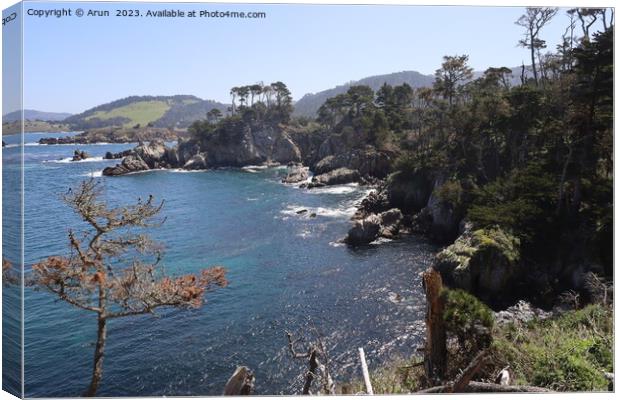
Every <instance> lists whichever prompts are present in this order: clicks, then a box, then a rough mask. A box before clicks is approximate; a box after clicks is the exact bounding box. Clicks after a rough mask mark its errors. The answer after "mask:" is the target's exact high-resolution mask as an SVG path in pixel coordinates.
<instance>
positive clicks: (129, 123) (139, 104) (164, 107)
mask: <svg viewBox="0 0 620 400" xmlns="http://www.w3.org/2000/svg"><path fill="white" fill-rule="evenodd" d="M214 108H217V109H219V110H220V111H222V112H225V111H226V109H227V108H228V105H227V104H223V103H219V102H216V101H213V100H203V99H201V98H199V97H196V96H192V95H176V96H129V97H125V98H123V99H119V100H115V101H112V102H110V103H106V104H101V105H99V106H97V107H93V108H91V109H88V110H86V111H84V112H82V113H80V114H76V115H72V116H70V117H69V118H67V119H65V120H64V122H65V123H67V124H69V125H70V126H71V127H72V128H73V129H75V130H86V129H95V128H103V127H110V126H122V127H125V128H130V127H134V126H138V125H140V126H147V125H148V126H152V127H156V128H180V129H184V128H187V127H188V126H189V125H191V123H192V122H194V121H196V120H198V119H204V118H205V117H206V114H207V112H209V111H210V110H212V109H214Z"/></svg>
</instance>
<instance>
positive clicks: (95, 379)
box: [84, 314, 106, 397]
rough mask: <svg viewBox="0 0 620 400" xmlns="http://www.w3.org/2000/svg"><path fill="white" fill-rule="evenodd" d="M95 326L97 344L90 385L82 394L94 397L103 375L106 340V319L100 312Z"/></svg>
mask: <svg viewBox="0 0 620 400" xmlns="http://www.w3.org/2000/svg"><path fill="white" fill-rule="evenodd" d="M97 322H98V327H97V344H96V346H95V359H94V362H93V376H92V379H91V381H90V386H89V387H88V390H87V391H86V393H84V396H86V397H94V396H95V394H96V393H97V388H98V387H99V383H100V382H101V377H102V375H103V353H104V349H105V340H106V319H105V318H104V317H103V316H102V315H101V314H100V315H99V318H98V321H97Z"/></svg>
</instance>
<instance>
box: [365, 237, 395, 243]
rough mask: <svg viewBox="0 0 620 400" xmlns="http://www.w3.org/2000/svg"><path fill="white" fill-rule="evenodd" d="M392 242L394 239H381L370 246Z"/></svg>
mask: <svg viewBox="0 0 620 400" xmlns="http://www.w3.org/2000/svg"><path fill="white" fill-rule="evenodd" d="M391 241H392V239H388V238H384V237H380V238H378V239H377V240H374V241H372V242H370V244H382V243H389V242H391Z"/></svg>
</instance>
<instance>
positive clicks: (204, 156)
mask: <svg viewBox="0 0 620 400" xmlns="http://www.w3.org/2000/svg"><path fill="white" fill-rule="evenodd" d="M237 132H238V133H239V132H240V133H239V134H238V135H237V136H234V135H232V136H233V137H232V138H231V137H225V136H224V135H213V136H212V137H207V138H202V139H196V138H189V139H179V140H178V142H177V144H175V145H173V146H168V145H166V143H165V142H164V141H163V140H160V139H155V140H151V141H148V142H146V141H145V142H141V143H140V144H139V145H138V146H137V147H135V148H134V149H131V150H126V151H124V152H120V153H117V154H113V153H108V154H106V156H105V159H119V160H121V161H120V163H118V164H116V165H114V166H110V167H107V168H105V169H104V170H103V175H105V176H122V175H125V174H130V173H135V172H141V171H148V170H154V169H185V170H206V169H216V168H221V167H238V168H240V167H246V166H248V165H270V166H273V165H287V166H288V170H287V174H286V176H285V177H283V179H282V182H283V183H286V184H293V185H299V187H301V188H307V189H309V190H312V189H313V188H320V187H325V186H330V185H342V184H349V183H359V184H362V185H369V186H372V187H374V188H375V189H374V190H373V191H372V192H370V194H369V195H368V196H367V197H366V198H364V199H363V200H362V201H361V202H360V204H359V207H358V210H357V212H356V213H355V215H354V216H353V218H352V226H351V228H350V230H349V232H348V234H347V235H346V237H345V238H343V240H342V241H343V242H344V243H346V244H347V245H349V246H351V247H356V246H364V245H368V244H370V243H373V242H375V241H377V240H378V239H381V238H384V239H395V238H398V237H399V236H400V235H406V234H411V233H419V234H424V235H426V236H428V237H430V238H431V239H433V240H434V241H436V242H438V243H442V244H445V245H446V247H445V248H444V249H443V250H442V251H440V252H439V253H438V254H437V255H436V257H435V261H434V263H433V267H434V268H435V269H436V270H437V271H439V272H440V273H441V275H442V278H443V280H444V281H445V282H446V284H447V285H448V286H451V287H455V288H461V289H464V290H467V291H469V292H471V293H473V294H475V295H476V296H478V297H479V298H480V299H482V300H484V301H485V302H487V303H489V304H490V305H492V306H493V307H494V308H497V309H501V308H505V307H508V306H511V305H513V304H515V302H516V301H518V300H521V299H528V300H531V299H533V300H535V301H538V300H541V299H540V298H539V297H540V296H538V295H539V293H541V292H542V291H544V290H546V287H547V286H549V283H550V282H551V281H553V280H554V279H556V278H557V276H556V274H555V273H554V271H553V270H551V269H550V270H549V272H548V273H547V274H546V275H545V276H541V275H540V274H538V275H536V276H533V275H532V274H530V273H529V272H528V268H527V267H526V265H525V261H524V260H523V259H522V257H521V254H520V243H519V240H518V239H517V238H515V237H514V236H512V235H511V234H510V232H505V231H503V230H502V229H500V228H499V227H494V228H487V229H474V227H473V226H472V224H471V223H469V222H468V221H467V219H466V216H465V215H463V212H462V211H461V210H460V209H459V207H458V206H455V204H453V203H451V202H449V201H446V200H445V199H444V198H442V195H441V189H442V188H443V187H444V186H445V185H446V182H448V181H449V180H448V179H447V178H446V176H444V175H443V174H442V173H441V171H418V172H416V173H415V174H414V176H401V175H400V174H399V173H392V161H393V160H394V159H395V157H396V155H395V154H393V153H390V152H387V151H381V150H378V149H376V148H375V147H374V146H371V145H361V146H351V145H347V144H346V141H344V140H343V139H342V138H341V137H339V136H340V135H337V134H331V135H330V134H326V133H323V132H312V133H310V132H305V133H304V132H300V131H293V130H287V129H284V128H267V129H258V130H252V129H250V128H247V127H246V128H245V129H242V130H240V131H239V130H238V131H237ZM596 268H597V267H596V266H591V265H586V266H584V265H574V266H564V268H563V270H564V275H565V276H567V279H568V280H569V281H571V282H569V283H572V285H573V286H574V287H579V285H582V284H583V278H582V276H583V275H584V274H586V273H588V272H591V271H594V270H596ZM543 303H544V301H543Z"/></svg>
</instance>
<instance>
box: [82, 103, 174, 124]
mask: <svg viewBox="0 0 620 400" xmlns="http://www.w3.org/2000/svg"><path fill="white" fill-rule="evenodd" d="M169 109H170V105H169V104H168V103H167V102H165V101H156V100H153V101H138V102H135V103H131V104H127V105H125V106H122V107H118V108H115V109H112V110H109V111H96V112H95V113H93V114H92V115H90V116H88V117H86V121H89V120H91V119H93V118H98V119H100V120H109V119H114V118H124V119H126V122H125V123H124V124H123V127H125V128H129V127H132V126H135V125H141V126H144V125H147V124H148V123H150V122H154V121H157V120H158V119H160V118H162V117H163V116H164V114H165V113H166V111H168V110H169Z"/></svg>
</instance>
